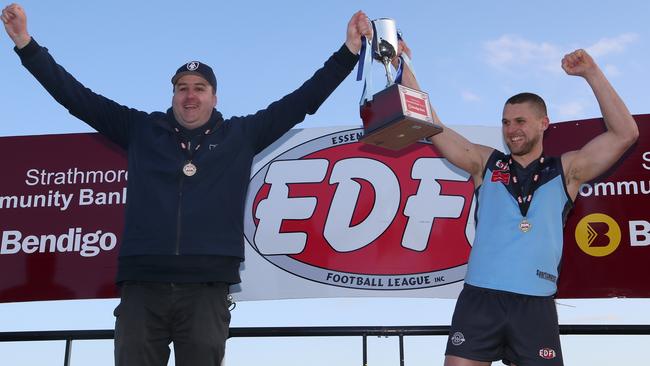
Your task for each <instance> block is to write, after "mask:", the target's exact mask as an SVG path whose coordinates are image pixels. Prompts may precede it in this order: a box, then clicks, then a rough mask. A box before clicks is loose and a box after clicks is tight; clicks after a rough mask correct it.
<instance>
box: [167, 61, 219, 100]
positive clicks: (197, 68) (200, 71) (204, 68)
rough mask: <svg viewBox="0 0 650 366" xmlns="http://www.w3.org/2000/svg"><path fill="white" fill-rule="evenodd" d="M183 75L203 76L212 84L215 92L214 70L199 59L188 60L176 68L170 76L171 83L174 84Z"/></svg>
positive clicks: (215, 79)
mask: <svg viewBox="0 0 650 366" xmlns="http://www.w3.org/2000/svg"><path fill="white" fill-rule="evenodd" d="M185 75H196V76H200V77H202V78H204V79H205V81H207V82H208V83H210V85H212V89H213V90H214V92H215V93H216V92H217V77H216V76H214V72H213V71H212V68H211V67H210V66H208V65H206V64H204V63H201V62H199V61H190V62H188V63H186V64H185V65H183V66H181V67H179V68H178V70H176V73H175V74H174V76H173V77H172V85H176V82H177V81H178V79H180V78H182V77H183V76H185Z"/></svg>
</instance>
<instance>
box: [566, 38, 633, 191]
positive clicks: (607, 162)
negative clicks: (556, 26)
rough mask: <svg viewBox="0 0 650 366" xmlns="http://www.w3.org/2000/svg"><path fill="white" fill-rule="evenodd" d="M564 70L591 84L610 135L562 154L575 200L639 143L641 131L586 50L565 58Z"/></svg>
mask: <svg viewBox="0 0 650 366" xmlns="http://www.w3.org/2000/svg"><path fill="white" fill-rule="evenodd" d="M562 68H563V69H564V71H565V72H566V73H567V74H568V75H575V76H580V77H583V78H584V79H585V80H586V81H587V83H588V84H589V86H590V87H591V89H592V90H593V92H594V96H595V97H596V100H597V101H598V105H599V106H600V111H601V112H602V114H603V120H604V121H605V126H606V127H607V131H606V132H604V133H602V134H600V135H598V136H596V137H595V138H594V139H592V140H591V141H589V142H588V143H587V144H586V145H585V146H583V147H582V148H581V149H580V150H576V151H570V152H567V153H565V154H563V155H562V165H563V167H564V174H565V179H566V185H567V189H568V191H569V195H570V196H571V198H572V199H575V197H576V195H577V193H578V189H579V188H580V185H581V184H582V183H584V182H587V181H589V180H591V179H594V178H596V177H598V176H599V175H600V174H602V173H604V172H605V171H606V170H607V169H609V168H610V167H611V166H612V165H614V163H616V161H618V160H619V159H620V158H621V156H622V155H623V153H624V152H625V151H626V150H627V149H628V148H630V146H632V145H633V144H634V143H635V142H636V140H637V138H638V136H639V129H638V127H637V125H636V122H635V121H634V118H633V117H632V115H631V114H630V112H629V111H628V109H627V107H626V106H625V103H623V100H622V99H621V98H620V97H619V96H618V94H617V93H616V90H614V88H613V87H612V85H611V84H610V83H609V81H608V80H607V78H606V77H605V75H604V74H603V72H602V71H601V70H600V68H599V67H598V65H596V63H595V62H594V60H593V59H592V58H591V56H590V55H589V54H588V53H587V52H586V51H584V50H576V51H574V52H572V53H570V54H568V55H566V56H564V58H563V59H562Z"/></svg>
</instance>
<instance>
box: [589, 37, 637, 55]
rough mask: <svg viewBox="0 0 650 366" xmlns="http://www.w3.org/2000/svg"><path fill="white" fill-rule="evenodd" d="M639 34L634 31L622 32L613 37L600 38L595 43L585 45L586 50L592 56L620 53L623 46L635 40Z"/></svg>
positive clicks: (623, 48) (623, 49)
mask: <svg viewBox="0 0 650 366" xmlns="http://www.w3.org/2000/svg"><path fill="white" fill-rule="evenodd" d="M638 39H639V35H638V34H636V33H624V34H621V35H620V36H617V37H614V38H601V39H600V40H598V42H596V43H595V44H593V45H591V46H589V47H587V52H589V54H590V55H591V56H593V57H600V56H604V55H607V54H610V53H620V52H623V51H625V48H626V47H627V46H628V45H629V44H631V43H634V42H636V41H637V40H638Z"/></svg>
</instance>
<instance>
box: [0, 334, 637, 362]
mask: <svg viewBox="0 0 650 366" xmlns="http://www.w3.org/2000/svg"><path fill="white" fill-rule="evenodd" d="M448 333H449V326H447V325H433V326H335V327H241V328H230V334H229V337H230V338H245V337H252V338H255V337H351V336H355V337H362V353H363V366H366V365H367V364H368V348H367V337H368V336H380V337H399V362H400V366H404V337H406V336H446V335H448ZM560 334H562V335H650V325H646V324H644V325H632V324H603V325H591V324H589V325H578V324H575V325H574V324H564V325H560ZM114 335H115V332H114V331H113V330H112V329H104V330H54V331H24V332H0V342H29V341H65V353H64V360H63V366H69V365H70V355H71V352H72V341H74V340H100V339H113V337H114Z"/></svg>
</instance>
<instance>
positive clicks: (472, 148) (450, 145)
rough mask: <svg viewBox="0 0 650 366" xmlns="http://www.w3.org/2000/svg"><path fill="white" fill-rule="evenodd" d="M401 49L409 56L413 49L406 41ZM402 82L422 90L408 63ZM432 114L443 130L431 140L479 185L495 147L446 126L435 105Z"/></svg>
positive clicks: (401, 45) (401, 44) (447, 157)
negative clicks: (475, 141)
mask: <svg viewBox="0 0 650 366" xmlns="http://www.w3.org/2000/svg"><path fill="white" fill-rule="evenodd" d="M400 51H403V52H405V53H406V54H407V55H409V57H410V55H411V50H410V49H409V48H408V45H406V43H404V41H400ZM400 53H401V52H400ZM402 84H403V85H404V86H408V87H409V88H414V89H418V90H421V89H420V85H419V84H418V81H417V80H416V79H415V76H414V75H413V73H412V72H411V70H410V69H409V68H408V67H407V66H406V65H404V70H403V72H402ZM431 114H432V117H433V120H434V122H435V123H436V124H438V125H440V126H442V127H443V131H442V132H441V133H439V134H437V135H435V136H432V137H430V138H429V140H430V141H431V142H432V143H433V145H434V146H435V147H436V148H437V149H438V151H439V152H440V153H441V154H442V156H444V157H445V159H447V160H449V161H450V162H451V163H452V164H454V165H455V166H457V167H459V168H460V169H462V170H464V171H466V172H467V173H469V174H470V175H471V176H472V178H473V179H474V185H475V186H477V187H478V186H479V185H480V184H481V183H482V179H483V170H484V168H485V163H486V162H487V160H488V158H489V157H490V154H491V153H492V152H493V151H494V149H493V148H491V147H488V146H484V145H479V144H474V143H472V142H470V141H469V140H467V139H466V138H465V137H463V136H462V135H461V134H459V133H458V132H456V131H454V130H452V129H451V128H449V127H447V126H445V125H444V124H443V123H442V121H440V118H438V115H437V114H436V111H435V110H434V109H433V106H431Z"/></svg>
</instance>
